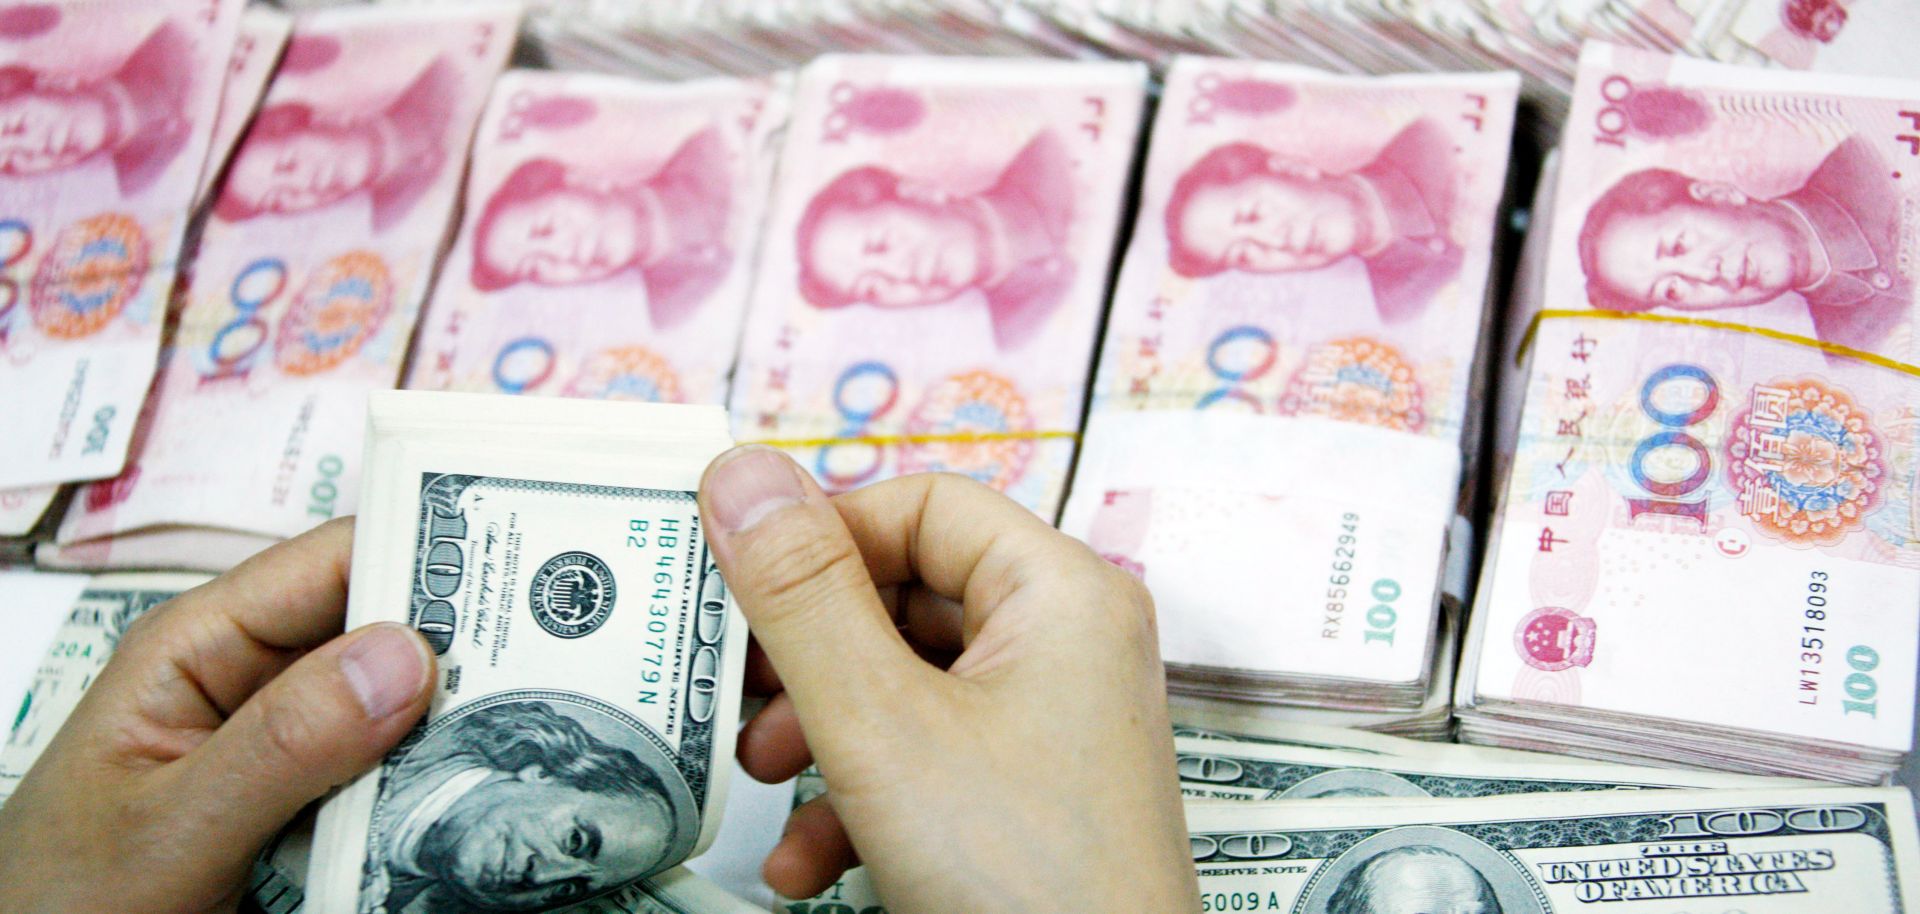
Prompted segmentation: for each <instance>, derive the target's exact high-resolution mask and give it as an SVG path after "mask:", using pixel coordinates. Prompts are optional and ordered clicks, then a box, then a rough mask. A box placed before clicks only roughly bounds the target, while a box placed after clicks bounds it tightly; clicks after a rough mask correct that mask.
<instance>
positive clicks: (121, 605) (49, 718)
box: [0, 574, 208, 803]
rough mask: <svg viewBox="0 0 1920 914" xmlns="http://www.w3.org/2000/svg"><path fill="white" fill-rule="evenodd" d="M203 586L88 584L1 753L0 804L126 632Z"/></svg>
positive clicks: (134, 579) (195, 578) (166, 581)
mask: <svg viewBox="0 0 1920 914" xmlns="http://www.w3.org/2000/svg"><path fill="white" fill-rule="evenodd" d="M207 580H208V577H207V576H206V575H194V574H109V575H101V576H100V577H97V578H93V579H92V580H90V581H88V582H87V585H86V590H83V591H81V592H80V596H79V598H78V599H76V600H75V601H74V603H73V608H72V609H71V610H69V611H68V612H67V618H66V619H65V621H63V622H61V623H60V628H59V630H58V631H57V632H55V634H54V637H53V643H52V644H50V645H48V646H47V653H46V656H45V657H43V658H42V659H41V660H40V666H39V667H37V668H36V669H35V670H34V672H33V681H32V683H31V684H30V685H29V686H28V687H27V695H26V698H25V699H24V700H23V701H21V703H20V707H19V709H18V711H17V712H16V713H15V714H14V718H13V729H12V730H11V731H10V732H9V733H8V735H7V743H6V746H5V748H0V803H5V802H6V801H7V799H8V798H9V797H12V796H13V791H14V788H16V787H18V786H19V785H20V779H21V778H24V777H26V775H27V770H28V769H30V768H32V767H33V763H34V762H35V761H37V760H38V759H39V758H40V753H42V752H44V751H46V748H47V744H48V743H50V742H52V741H53V736H54V734H55V733H58V732H59V731H60V727H61V725H63V724H65V723H66V722H67V718H68V717H69V716H71V715H72V714H73V709H74V707H75V706H77V705H78V704H80V697H81V696H82V695H85V694H86V692H87V688H88V687H89V686H92V685H93V681H94V680H95V679H98V678H99V677H100V671H101V670H102V669H105V668H106V665H107V661H108V660H109V659H111V658H112V657H113V652H114V650H115V649H116V648H118V647H119V646H120V639H121V637H122V636H124V635H125V634H126V633H127V628H128V626H131V625H132V624H133V622H134V620H135V619H138V618H140V617H141V616H142V615H145V614H146V612H147V611H148V610H150V609H152V608H154V607H155V606H158V605H160V604H161V603H164V602H166V601H168V600H171V599H173V598H174V597H175V596H178V595H179V594H181V593H183V592H185V591H188V590H191V589H193V588H195V587H198V586H200V585H201V584H203V583H205V582H206V581H207Z"/></svg>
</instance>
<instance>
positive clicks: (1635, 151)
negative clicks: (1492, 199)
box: [1462, 45, 1920, 751]
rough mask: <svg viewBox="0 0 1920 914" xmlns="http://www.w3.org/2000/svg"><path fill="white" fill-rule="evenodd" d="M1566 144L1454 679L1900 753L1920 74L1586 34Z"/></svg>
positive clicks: (1906, 643) (1912, 641)
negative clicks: (1870, 75)
mask: <svg viewBox="0 0 1920 914" xmlns="http://www.w3.org/2000/svg"><path fill="white" fill-rule="evenodd" d="M1561 154H1562V161H1561V162H1560V165H1559V167H1560V180H1559V186H1558V188H1557V191H1556V200H1555V204H1554V214H1553V218H1552V221H1551V226H1550V231H1551V243H1550V247H1549V249H1548V251H1547V254H1546V263H1547V266H1546V273H1545V277H1544V286H1543V291H1542V293H1541V294H1542V300H1543V301H1544V304H1545V307H1546V309H1547V310H1546V311H1544V312H1543V315H1544V318H1543V319H1542V320H1541V321H1540V323H1539V324H1538V330H1537V334H1536V335H1535V337H1534V338H1533V340H1532V346H1531V349H1530V351H1529V358H1530V360H1531V361H1530V363H1529V367H1528V370H1527V372H1526V375H1525V377H1524V382H1523V384H1522V386H1520V387H1518V388H1517V389H1514V390H1512V391H1510V395H1511V396H1514V397H1524V398H1525V405H1524V407H1523V408H1522V411H1521V413H1520V416H1519V420H1518V421H1519V427H1518V429H1517V431H1516V432H1515V433H1514V435H1513V439H1514V440H1515V441H1516V448H1515V455H1514V459H1513V466H1512V469H1511V471H1510V479H1509V481H1508V482H1507V484H1506V487H1505V491H1504V495H1503V499H1502V501H1503V507H1502V513H1501V515H1500V518H1499V529H1498V532H1497V535H1496V539H1495V541H1494V543H1493V544H1492V545H1491V547H1490V551H1489V554H1488V559H1487V561H1488V565H1487V568H1486V570H1485V571H1484V572H1483V574H1482V578H1481V604H1482V605H1481V606H1480V608H1479V610H1478V611H1477V612H1476V613H1475V614H1474V629H1473V633H1472V635H1471V639H1472V642H1473V643H1474V645H1475V649H1476V653H1477V664H1475V665H1474V666H1477V669H1475V668H1474V666H1470V667H1469V669H1468V670H1467V671H1466V674H1465V676H1464V677H1463V679H1462V683H1463V687H1464V688H1470V689H1471V690H1472V692H1471V695H1470V696H1469V697H1470V698H1471V699H1472V700H1486V699H1494V700H1514V701H1528V702H1536V703H1541V704H1552V705H1561V706H1568V707H1577V708H1588V709H1593V710H1594V711H1597V712H1610V713H1618V714H1627V715H1635V716H1645V717H1663V718H1668V719H1678V720H1681V721H1685V722H1686V726H1707V727H1722V728H1727V727H1736V728H1742V729H1747V730H1759V731H1767V732H1772V733H1777V734H1784V735H1786V736H1788V737H1791V738H1793V739H1797V740H1803V741H1804V740H1817V741H1824V742H1827V743H1832V744H1842V745H1853V746H1866V747H1874V748H1877V749H1879V750H1881V751H1888V750H1897V751H1904V750H1905V749H1906V748H1907V747H1908V746H1909V745H1910V740H1909V736H1910V728H1911V723H1912V713H1911V711H1912V702H1913V697H1914V653H1915V645H1916V641H1917V640H1920V618H1917V617H1916V614H1915V612H1914V607H1915V606H1916V605H1920V498H1916V495H1917V494H1920V493H1917V492H1916V484H1917V483H1916V477H1917V473H1916V471H1917V470H1920V466H1917V464H1920V458H1917V457H1916V440H1917V439H1920V368H1916V367H1915V366H1916V364H1920V343H1917V342H1916V339H1915V333H1914V327H1915V320H1914V318H1915V313H1916V309H1915V304H1914V302H1915V281H1916V279H1920V270H1917V269H1916V266H1915V265H1916V263H1920V218H1916V214H1920V82H1911V81H1889V80H1869V79H1856V78H1847V77H1830V76H1825V75H1820V76H1808V75H1806V74H1785V73H1769V72H1763V71H1756V70H1745V69H1735V68H1731V67H1724V66H1719V65H1713V64H1703V63H1699V62H1697V61H1687V60H1679V59H1672V58H1667V57H1662V56H1659V55H1653V54H1648V53H1645V52H1637V51H1627V50H1624V49H1620V48H1616V47H1612V46H1607V45H1589V46H1588V47H1587V50H1586V52H1585V53H1584V54H1583V56H1582V60H1581V72H1580V82H1579V87H1578V90H1577V91H1576V93H1575V96H1574V101H1573V117H1572V120H1571V121H1570V122H1569V124H1568V128H1567V135H1566V140H1565V143H1564V145H1563V147H1562V150H1561ZM1600 311H1605V312H1608V314H1607V316H1608V317H1609V318H1610V319H1607V320H1594V319H1590V318H1589V317H1588V315H1591V314H1595V313H1597V312H1600ZM1726 657H1738V658H1740V662H1738V663H1728V662H1724V658H1726ZM1715 658H1721V659H1719V660H1716V659H1715ZM1676 696H1679V698H1676Z"/></svg>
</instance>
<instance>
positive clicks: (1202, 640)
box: [1062, 57, 1519, 682]
mask: <svg viewBox="0 0 1920 914" xmlns="http://www.w3.org/2000/svg"><path fill="white" fill-rule="evenodd" d="M1518 90H1519V80H1518V78H1517V77H1516V76H1514V75H1513V74H1476V75H1434V76H1425V75H1420V76H1395V77H1371V78H1369V77H1360V78H1356V77H1336V76H1332V75H1329V74H1324V73H1320V72H1317V71H1312V70H1307V69H1304V68H1301V67H1297V66H1288V65H1281V64H1270V63H1255V62H1248V61H1229V60H1214V59H1208V58H1198V57H1183V58H1181V59H1179V61H1178V62H1177V63H1176V64H1175V65H1174V67H1173V68H1172V70H1171V71H1170V72H1169V74H1168V77H1167V90H1166V94H1165V100H1164V102H1163V104H1162V107H1161V110H1160V114H1159V116H1158V119H1157V122H1156V126H1155V129H1154V134H1153V145H1152V150H1151V153H1150V155H1149V158H1148V162H1147V167H1146V172H1145V176H1144V178H1143V188H1142V191H1141V203H1140V216H1139V224H1138V226H1137V227H1136V229H1135V231H1134V234H1133V241H1132V243H1131V244H1130V246H1129V249H1128V251H1127V259H1126V263H1125V265H1124V267H1123V268H1122V270H1121V274H1120V280H1119V285H1118V288H1117V289H1116V292H1115V296H1114V309H1113V315H1112V317H1111V319H1110V321H1109V324H1108V329H1107V332H1106V338H1105V342H1104V344H1103V349H1102V353H1101V359H1100V372H1099V375H1098V377H1097V378H1096V380H1095V383H1094V397H1093V401H1092V404H1093V413H1092V416H1091V418H1090V420H1089V422H1088V427H1087V433H1086V439H1085V441H1084V444H1083V446H1082V454H1081V458H1080V462H1079V466H1078V467H1077V468H1076V470H1075V476H1074V493H1073V496H1072V498H1071V500H1070V502H1069V504H1068V507H1067V511H1066V513H1065V516H1064V517H1063V521H1062V527H1063V529H1065V530H1067V531H1068V532H1069V533H1072V534H1074V535H1076V536H1080V537H1082V538H1083V539H1085V540H1086V541H1087V542H1088V543H1089V544H1091V545H1093V547H1094V548H1095V549H1096V550H1097V551H1099V552H1100V553H1102V554H1103V555H1106V556H1107V557H1108V558H1109V559H1111V560H1113V561H1115V562H1117V563H1119V564H1121V565H1122V566H1123V567H1126V568H1128V569H1130V570H1132V571H1134V572H1135V573H1137V574H1139V575H1141V576H1142V577H1143V578H1144V580H1145V581H1146V582H1147V585H1148V586H1149V587H1150V588H1151V589H1152V590H1153V592H1154V596H1155V598H1156V600H1157V602H1158V604H1159V607H1160V614H1161V615H1160V619H1161V633H1162V653H1163V655H1164V656H1165V658H1166V659H1167V661H1168V662H1169V663H1175V664H1189V665H1205V666H1211V667H1224V668H1232V669H1240V670H1254V671H1267V672H1270V673H1285V674H1294V675H1318V676H1338V677H1345V678H1355V679H1370V680H1380V681H1387V682H1413V681H1416V680H1419V679H1420V678H1421V677H1423V676H1424V675H1426V671H1427V665H1428V664H1429V662H1430V657H1431V654H1432V651H1431V643H1432V641H1431V638H1432V632H1433V625H1434V612H1435V607H1436V605H1437V600H1438V597H1439V593H1440V586H1441V577H1440V573H1441V567H1442V565H1441V561H1442V557H1443V556H1444V555H1445V553H1446V550H1447V539H1446V537H1447V530H1448V524H1449V522H1450V521H1451V519H1452V518H1453V516H1454V510H1455V499H1454V494H1455V493H1457V492H1458V489H1459V481H1460V475H1461V471H1462V459H1461V449H1462V447H1463V445H1464V444H1466V443H1468V442H1467V441H1466V440H1465V439H1466V438H1467V437H1468V433H1469V431H1470V429H1471V427H1472V423H1471V419H1472V414H1473V413H1474V412H1475V411H1476V410H1477V409H1478V406H1479V402H1478V398H1476V397H1474V396H1473V395H1472V392H1473V391H1474V390H1475V389H1476V388H1475V366H1476V365H1477V364H1479V362H1478V360H1477V356H1478V353H1479V352H1480V350H1481V337H1482V328H1483V327H1484V326H1486V324H1487V320H1486V315H1487V313H1488V309H1487V307H1486V301H1487V281H1488V272H1489V267H1490V263H1491V260H1492V254H1493V232H1494V213H1495V211H1496V209H1497V207H1498V205H1499V202H1500V199H1501V195H1502V191H1503V189H1504V187H1505V180H1506V163H1507V147H1508V145H1509V142H1510V140H1511V136H1512V129H1513V112H1514V104H1515V100H1516V97H1517V94H1518ZM1302 479H1312V480H1314V481H1315V482H1314V485H1312V486H1310V487H1305V488H1303V487H1302V486H1300V485H1299V481H1300V480H1302ZM1376 607H1378V608H1376Z"/></svg>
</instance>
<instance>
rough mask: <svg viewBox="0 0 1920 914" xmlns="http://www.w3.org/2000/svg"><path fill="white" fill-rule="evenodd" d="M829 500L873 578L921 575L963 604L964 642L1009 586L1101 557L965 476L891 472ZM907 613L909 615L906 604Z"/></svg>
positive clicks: (883, 582)
mask: <svg viewBox="0 0 1920 914" xmlns="http://www.w3.org/2000/svg"><path fill="white" fill-rule="evenodd" d="M834 507H835V508H837V509H839V512H840V516H841V518H842V519H843V520H844V521H845V522H846V525H847V529H848V530H849V531H851V533H852V534H853V539H854V542H855V543H857V544H858V545H859V549H860V554H861V555H862V556H863V557H864V558H865V560H866V563H867V568H868V570H869V571H870V572H871V573H872V576H873V580H874V582H875V583H876V584H879V585H880V586H888V585H893V584H900V583H903V582H906V581H910V580H915V579H918V580H919V581H920V582H921V583H923V584H924V585H925V586H926V589H927V590H930V591H932V592H933V593H934V594H936V595H938V596H941V597H945V598H947V599H949V600H958V601H960V602H961V603H962V604H963V605H964V607H965V609H964V612H963V614H962V616H961V618H960V622H961V626H960V634H961V638H962V641H963V642H971V641H972V639H973V636H974V634H976V633H977V632H978V631H979V630H980V627H981V626H982V625H984V624H985V623H986V619H987V616H988V615H989V614H990V613H991V611H992V609H993V607H995V606H997V605H999V604H1000V603H1001V602H1002V601H1003V600H1004V599H1005V598H1006V597H1007V596H1008V595H1010V594H1011V593H1012V592H1013V591H1014V590H1016V589H1018V588H1019V587H1021V586H1024V585H1025V584H1027V583H1029V582H1030V581H1032V580H1034V579H1036V578H1039V577H1045V576H1047V575H1049V574H1057V573H1059V571H1060V570H1061V569H1062V568H1072V567H1075V565H1076V564H1083V563H1085V562H1086V561H1088V560H1092V561H1098V559H1097V558H1094V557H1093V556H1092V554H1091V553H1088V552H1087V551H1086V550H1085V549H1084V548H1081V547H1079V544H1078V543H1076V542H1075V541H1074V540H1073V539H1072V538H1070V537H1068V536H1067V535H1066V534H1063V533H1061V532H1060V531H1058V530H1055V529H1053V527H1051V526H1049V525H1048V524H1047V523H1046V522H1045V521H1043V520H1041V519H1040V518H1039V517H1038V516H1037V515H1035V514H1034V513H1033V512H1031V511H1028V510H1027V509H1026V508H1024V507H1021V506H1020V505H1019V503H1017V502H1015V501H1013V500H1012V499H1010V498H1007V497H1006V496H1004V495H1001V494H1000V493H998V492H995V491H993V490H992V489H990V488H987V487H986V486H984V485H981V484H980V483H977V482H974V481H973V480H971V479H968V478H966V477H964V476H955V475H951V474H942V473H927V474H920V475H916V476H903V477H900V478H898V479H890V480H887V481H885V482H881V483H876V484H874V485H871V486H867V487H865V488H861V489H855V490H853V491H851V492H846V493H844V494H841V495H838V496H836V497H835V498H834ZM912 608H913V607H912V605H911V601H909V606H908V607H907V609H909V610H911V609H912ZM907 621H908V624H909V625H910V626H911V625H912V624H913V622H914V618H913V616H912V614H911V613H910V612H909V613H908V614H907ZM933 621H934V619H933V617H928V618H925V619H923V620H922V623H923V624H927V623H932V622H933ZM945 624H946V623H944V622H942V623H940V626H936V627H935V629H934V630H935V631H938V630H939V628H940V627H942V626H944V625H945Z"/></svg>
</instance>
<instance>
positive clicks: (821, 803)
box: [760, 794, 860, 898]
mask: <svg viewBox="0 0 1920 914" xmlns="http://www.w3.org/2000/svg"><path fill="white" fill-rule="evenodd" d="M859 865H860V858H859V856H858V855H857V854H855V853H854V851H853V842H852V841H851V840H849V839H848V838H847V829H846V827H845V826H843V825H841V824H840V817H839V816H838V815H836V814H835V813H834V811H833V806H832V804H831V803H829V802H828V799H827V795H826V794H821V795H820V796H817V797H814V798H813V799H811V800H808V801H807V802H805V803H802V804H800V806H799V807H798V808H796V809H795V810H794V811H793V814H792V815H791V816H788V817H787V830H786V832H785V833H784V834H782V835H781V836H780V843H779V844H776V845H774V846H773V850H772V851H769V852H768V853H767V862H766V864H765V865H764V866H762V867H761V868H760V877H761V878H762V879H765V880H766V881H767V885H768V886H769V887H770V888H772V889H773V890H774V891H776V892H779V893H780V894H781V895H783V896H786V897H787V898H812V897H813V896H815V895H818V894H820V893H821V892H824V891H826V890H827V889H828V888H830V887H832V886H833V883H834V880H837V879H839V878H840V875H841V874H842V873H845V872H846V871H847V870H848V868H850V867H855V866H859Z"/></svg>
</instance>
